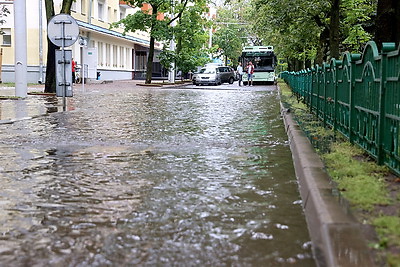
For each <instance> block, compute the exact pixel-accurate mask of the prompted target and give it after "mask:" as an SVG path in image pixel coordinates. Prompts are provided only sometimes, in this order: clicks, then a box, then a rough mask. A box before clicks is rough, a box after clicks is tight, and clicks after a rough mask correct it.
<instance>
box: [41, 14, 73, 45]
mask: <svg viewBox="0 0 400 267" xmlns="http://www.w3.org/2000/svg"><path fill="white" fill-rule="evenodd" d="M47 35H48V37H49V39H50V41H51V42H52V43H53V44H55V45H56V46H60V47H67V46H71V45H73V44H74V43H75V42H76V40H78V37H79V26H78V23H77V22H76V20H75V19H74V18H73V17H71V16H70V15H68V14H59V15H56V16H54V17H53V18H52V19H51V20H50V22H49V24H48V25H47Z"/></svg>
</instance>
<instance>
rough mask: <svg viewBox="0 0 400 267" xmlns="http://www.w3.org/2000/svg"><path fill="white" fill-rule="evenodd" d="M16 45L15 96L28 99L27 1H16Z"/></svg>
mask: <svg viewBox="0 0 400 267" xmlns="http://www.w3.org/2000/svg"><path fill="white" fill-rule="evenodd" d="M14 27H15V29H14V36H15V38H14V40H15V41H14V43H15V46H14V47H15V96H18V97H26V96H27V94H28V93H27V92H28V88H27V70H28V67H27V51H26V49H27V40H26V39H27V37H26V0H15V1H14Z"/></svg>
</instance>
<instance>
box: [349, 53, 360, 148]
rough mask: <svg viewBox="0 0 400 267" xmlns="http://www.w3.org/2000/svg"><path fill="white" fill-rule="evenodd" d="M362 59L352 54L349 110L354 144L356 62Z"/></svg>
mask: <svg viewBox="0 0 400 267" xmlns="http://www.w3.org/2000/svg"><path fill="white" fill-rule="evenodd" d="M360 59H361V55H360V54H351V55H350V101H349V102H350V110H349V117H350V118H349V140H350V143H352V144H354V133H353V127H354V122H355V121H356V118H355V117H354V113H355V112H354V87H355V82H356V81H355V77H354V76H355V74H354V73H355V65H356V63H355V62H356V61H357V60H360Z"/></svg>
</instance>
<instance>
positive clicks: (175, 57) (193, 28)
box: [160, 0, 210, 73]
mask: <svg viewBox="0 0 400 267" xmlns="http://www.w3.org/2000/svg"><path fill="white" fill-rule="evenodd" d="M207 10H208V9H207V8H206V2H205V1H204V0H201V1H196V2H195V3H194V4H193V5H190V6H188V7H187V8H186V10H185V11H184V12H183V14H182V16H181V17H180V18H179V20H178V22H177V24H176V26H175V27H174V28H173V36H174V38H175V40H176V50H175V51H170V50H169V48H167V45H166V46H164V50H163V51H162V53H161V55H160V58H161V62H162V64H163V65H164V66H165V67H166V68H167V69H169V68H170V66H171V63H173V62H175V63H176V68H177V69H179V70H180V71H182V73H187V72H189V71H193V70H195V69H196V67H197V66H202V65H204V64H205V63H207V62H208V61H209V58H208V55H207V54H208V49H207V48H206V47H205V44H206V43H207V40H208V34H207V32H206V29H207V28H209V27H210V25H209V24H210V23H209V22H207V21H206V19H204V17H203V14H204V12H206V11H207Z"/></svg>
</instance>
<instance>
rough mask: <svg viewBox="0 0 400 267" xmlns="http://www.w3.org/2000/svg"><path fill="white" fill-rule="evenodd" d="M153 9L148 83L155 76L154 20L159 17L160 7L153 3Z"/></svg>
mask: <svg viewBox="0 0 400 267" xmlns="http://www.w3.org/2000/svg"><path fill="white" fill-rule="evenodd" d="M152 7H153V10H152V15H153V16H154V17H153V23H152V26H151V28H150V47H149V55H148V57H147V65H146V81H145V83H146V84H150V83H151V78H152V76H153V60H154V43H155V39H154V37H153V30H154V27H155V22H154V20H156V19H157V13H158V7H157V6H156V5H153V6H152Z"/></svg>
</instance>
